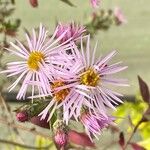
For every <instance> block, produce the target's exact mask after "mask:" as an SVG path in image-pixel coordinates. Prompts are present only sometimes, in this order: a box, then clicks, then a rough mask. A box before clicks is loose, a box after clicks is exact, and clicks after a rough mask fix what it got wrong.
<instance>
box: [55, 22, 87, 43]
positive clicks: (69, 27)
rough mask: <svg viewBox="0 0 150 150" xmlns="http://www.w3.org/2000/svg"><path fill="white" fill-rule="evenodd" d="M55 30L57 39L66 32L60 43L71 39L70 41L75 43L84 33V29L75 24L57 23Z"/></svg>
mask: <svg viewBox="0 0 150 150" xmlns="http://www.w3.org/2000/svg"><path fill="white" fill-rule="evenodd" d="M57 29H58V31H57V34H56V37H57V38H59V37H60V36H61V35H62V34H63V33H64V32H66V34H65V35H64V37H63V38H62V39H61V41H60V42H61V43H63V42H65V41H67V40H69V39H71V38H72V41H76V40H77V39H79V38H80V37H81V36H82V35H83V33H84V32H85V31H86V30H85V27H83V26H80V25H78V24H75V23H70V24H61V23H59V24H58V26H57Z"/></svg>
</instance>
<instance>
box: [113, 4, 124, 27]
mask: <svg viewBox="0 0 150 150" xmlns="http://www.w3.org/2000/svg"><path fill="white" fill-rule="evenodd" d="M114 16H115V19H116V22H117V24H118V25H120V24H125V23H127V20H126V18H125V16H124V14H123V12H122V10H121V9H120V8H119V7H116V8H115V9H114Z"/></svg>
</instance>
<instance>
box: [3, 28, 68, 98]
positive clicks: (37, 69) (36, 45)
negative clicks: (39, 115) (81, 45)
mask: <svg viewBox="0 0 150 150" xmlns="http://www.w3.org/2000/svg"><path fill="white" fill-rule="evenodd" d="M57 31H58V28H57V29H56V31H55V32H54V34H53V36H52V37H51V38H49V39H48V35H47V33H48V31H47V30H46V29H45V27H44V26H42V25H40V27H39V32H38V35H37V34H36V32H35V30H34V29H33V34H32V36H29V35H28V34H26V40H27V44H26V45H24V44H22V43H21V42H20V41H18V40H16V42H17V45H16V44H14V43H12V42H10V45H11V46H12V47H13V49H9V48H6V50H8V51H9V52H11V53H12V54H13V55H16V56H17V57H19V59H18V61H15V62H10V63H8V64H7V65H8V67H7V70H5V71H1V73H8V75H7V76H8V77H11V76H16V75H19V77H18V78H17V80H16V81H15V82H14V83H13V84H12V85H11V86H10V87H9V91H11V90H12V89H14V88H15V87H16V86H17V84H18V83H19V82H20V81H22V85H21V88H20V89H19V92H18V94H17V99H21V98H24V99H25V95H26V92H27V88H28V86H29V83H30V82H31V83H32V84H31V87H32V89H31V91H32V96H33V95H34V92H35V86H37V90H38V91H39V94H47V93H50V87H49V79H50V76H49V74H48V73H47V72H46V69H45V68H48V67H50V66H49V64H50V63H51V59H50V56H51V57H53V55H57V53H58V51H59V52H60V51H61V50H64V49H67V48H68V47H69V44H66V45H65V43H62V44H59V45H57V43H58V42H59V41H60V40H61V39H62V38H63V36H64V35H65V33H66V32H64V33H62V34H60V36H59V37H57V38H56V39H55V37H56V33H57ZM20 59H21V60H20Z"/></svg>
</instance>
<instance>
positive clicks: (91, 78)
mask: <svg viewBox="0 0 150 150" xmlns="http://www.w3.org/2000/svg"><path fill="white" fill-rule="evenodd" d="M80 80H81V83H82V84H84V85H87V86H94V87H95V86H97V85H98V83H99V81H100V77H99V74H98V73H97V72H96V71H95V70H94V69H92V68H89V69H87V70H86V71H85V72H84V73H83V75H81V78H80Z"/></svg>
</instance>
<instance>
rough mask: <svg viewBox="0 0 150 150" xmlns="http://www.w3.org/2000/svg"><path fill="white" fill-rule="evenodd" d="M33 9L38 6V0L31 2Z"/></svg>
mask: <svg viewBox="0 0 150 150" xmlns="http://www.w3.org/2000/svg"><path fill="white" fill-rule="evenodd" d="M29 1H30V4H31V6H32V7H37V6H38V0H29Z"/></svg>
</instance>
